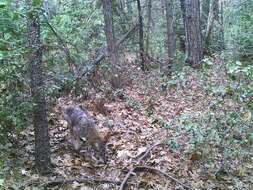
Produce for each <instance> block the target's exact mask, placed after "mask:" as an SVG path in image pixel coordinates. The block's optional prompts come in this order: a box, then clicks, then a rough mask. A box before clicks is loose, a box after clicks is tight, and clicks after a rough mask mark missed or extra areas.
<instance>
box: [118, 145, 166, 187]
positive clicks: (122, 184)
mask: <svg viewBox="0 0 253 190" xmlns="http://www.w3.org/2000/svg"><path fill="white" fill-rule="evenodd" d="M160 144H163V141H160V142H158V143H155V144H154V145H152V146H151V147H150V148H148V149H147V150H146V152H145V153H144V154H143V155H142V156H141V157H140V158H139V160H138V161H137V165H139V164H140V163H141V161H142V160H144V159H145V158H146V157H147V156H148V155H149V153H150V151H151V150H152V149H153V148H155V147H156V146H158V145H160ZM135 170H136V167H134V168H132V169H131V170H130V171H129V172H128V173H127V174H126V176H125V177H124V179H123V181H122V183H121V184H120V188H119V190H124V189H125V186H126V183H127V180H128V179H129V178H130V176H131V175H132V173H133V172H134V171H135Z"/></svg>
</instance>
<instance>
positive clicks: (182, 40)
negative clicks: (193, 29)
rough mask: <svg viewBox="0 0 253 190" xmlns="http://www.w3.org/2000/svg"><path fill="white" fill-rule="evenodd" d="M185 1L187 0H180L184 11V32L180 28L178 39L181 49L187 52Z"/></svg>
mask: <svg viewBox="0 0 253 190" xmlns="http://www.w3.org/2000/svg"><path fill="white" fill-rule="evenodd" d="M184 1H185V0H180V7H181V12H182V17H183V32H182V31H181V30H180V31H179V34H178V39H179V45H180V49H181V50H182V51H183V52H184V53H186V47H185V46H186V41H185V6H184Z"/></svg>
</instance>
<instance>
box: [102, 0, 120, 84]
mask: <svg viewBox="0 0 253 190" xmlns="http://www.w3.org/2000/svg"><path fill="white" fill-rule="evenodd" d="M102 3H103V12H104V22H105V34H106V42H107V49H108V52H109V57H110V62H111V65H112V73H113V76H112V78H111V85H112V87H114V88H122V82H121V80H120V77H119V75H118V72H117V69H116V64H117V63H118V62H119V60H118V52H117V49H116V39H115V34H114V26H113V17H112V0H102Z"/></svg>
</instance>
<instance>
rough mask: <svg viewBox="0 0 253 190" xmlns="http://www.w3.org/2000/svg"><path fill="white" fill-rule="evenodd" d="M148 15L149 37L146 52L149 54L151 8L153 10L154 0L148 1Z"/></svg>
mask: <svg viewBox="0 0 253 190" xmlns="http://www.w3.org/2000/svg"><path fill="white" fill-rule="evenodd" d="M147 7H148V10H147V16H148V23H147V38H146V53H147V54H148V49H149V35H150V32H151V19H152V17H151V12H152V11H151V10H152V0H148V1H147Z"/></svg>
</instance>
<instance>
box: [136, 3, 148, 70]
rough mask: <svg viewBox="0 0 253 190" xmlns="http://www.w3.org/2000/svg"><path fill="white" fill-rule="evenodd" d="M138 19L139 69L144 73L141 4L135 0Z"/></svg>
mask: <svg viewBox="0 0 253 190" xmlns="http://www.w3.org/2000/svg"><path fill="white" fill-rule="evenodd" d="M136 2H137V8H138V17H139V47H140V58H141V64H140V65H141V69H142V70H143V71H146V70H147V68H146V65H145V59H144V37H143V19H142V15H141V3H140V0H137V1H136Z"/></svg>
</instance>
